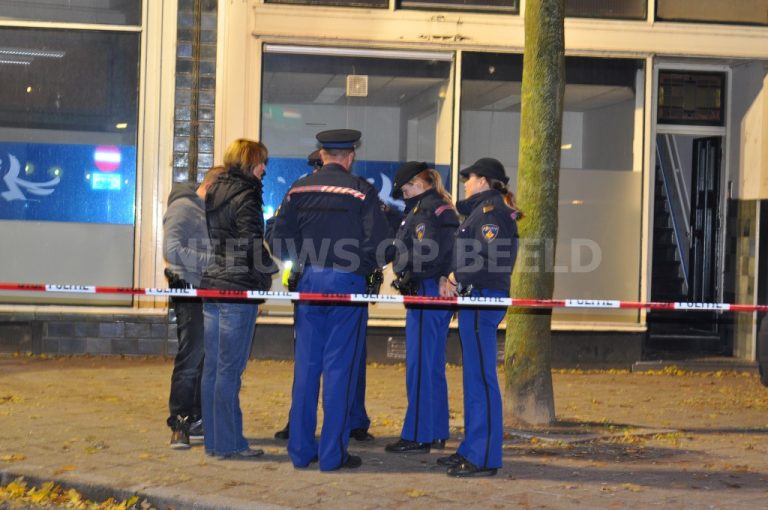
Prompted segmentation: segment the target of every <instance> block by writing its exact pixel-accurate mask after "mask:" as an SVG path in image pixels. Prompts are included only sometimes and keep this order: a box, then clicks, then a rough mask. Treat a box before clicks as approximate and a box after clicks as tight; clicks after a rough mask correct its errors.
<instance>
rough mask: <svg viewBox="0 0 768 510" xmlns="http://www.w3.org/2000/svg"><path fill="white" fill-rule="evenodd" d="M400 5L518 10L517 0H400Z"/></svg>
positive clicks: (424, 7) (428, 7)
mask: <svg viewBox="0 0 768 510" xmlns="http://www.w3.org/2000/svg"><path fill="white" fill-rule="evenodd" d="M400 6H401V7H405V8H408V7H412V8H422V9H450V10H459V9H460V10H464V11H504V12H510V13H514V14H518V13H519V12H520V2H519V0H400Z"/></svg>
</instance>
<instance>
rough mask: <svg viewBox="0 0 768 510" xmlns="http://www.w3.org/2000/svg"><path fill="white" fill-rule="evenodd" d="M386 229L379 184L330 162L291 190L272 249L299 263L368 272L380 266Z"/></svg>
mask: <svg viewBox="0 0 768 510" xmlns="http://www.w3.org/2000/svg"><path fill="white" fill-rule="evenodd" d="M387 230H388V228H387V221H386V218H385V216H384V213H383V212H382V210H381V207H380V205H379V199H378V193H377V191H376V188H374V187H373V186H372V185H371V184H370V183H369V182H368V181H366V180H364V179H361V178H360V177H358V176H356V175H353V174H351V173H349V172H347V171H346V170H345V169H344V167H342V166H341V165H338V164H335V163H330V164H327V165H324V166H323V167H322V168H321V169H320V170H318V171H317V172H315V173H313V174H310V175H307V176H305V177H302V178H301V179H299V180H298V181H296V182H295V183H294V184H293V186H291V189H289V190H288V193H287V194H286V196H285V198H284V199H283V203H282V205H281V206H280V209H279V212H278V213H277V216H276V217H275V223H274V230H273V233H272V251H273V253H274V254H275V255H276V256H278V257H279V258H281V259H282V260H291V261H292V262H293V263H294V265H296V264H298V265H299V266H300V267H306V266H316V267H326V268H331V269H334V270H337V271H341V272H348V273H356V274H359V275H361V276H366V275H368V274H369V273H370V272H371V271H373V270H374V269H376V268H377V267H378V266H379V264H378V263H377V260H376V255H377V250H378V249H380V248H384V247H385V245H383V244H382V243H384V241H385V239H386V238H387Z"/></svg>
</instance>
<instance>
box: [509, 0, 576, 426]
mask: <svg viewBox="0 0 768 510" xmlns="http://www.w3.org/2000/svg"><path fill="white" fill-rule="evenodd" d="M564 11H565V7H564V0H527V1H526V6H525V52H524V58H523V85H522V100H521V120H520V153H519V173H518V180H517V198H518V204H519V206H520V209H521V210H522V211H523V212H524V214H525V218H524V219H522V220H521V221H520V223H519V228H520V251H519V253H518V259H517V267H516V268H515V271H514V274H513V275H512V289H511V291H512V296H513V297H525V298H537V299H551V298H552V293H553V290H554V282H555V276H554V272H553V267H552V266H553V265H554V250H555V245H556V239H557V199H558V187H559V186H558V182H559V176H560V140H561V130H562V120H563V93H564V90H565V56H564V54H565V35H564V28H563V18H564ZM551 325H552V311H551V309H531V308H526V309H520V308H510V310H509V312H508V314H507V336H506V344H505V349H504V375H505V392H504V393H505V402H504V404H505V405H504V409H505V418H506V421H507V423H528V424H548V423H552V422H553V421H554V419H555V402H554V394H553V391H552V373H551V366H552V354H551V342H552V333H551Z"/></svg>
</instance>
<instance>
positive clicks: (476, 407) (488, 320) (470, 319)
mask: <svg viewBox="0 0 768 510" xmlns="http://www.w3.org/2000/svg"><path fill="white" fill-rule="evenodd" d="M472 295H473V296H483V297H508V296H509V294H508V293H507V292H505V291H501V290H491V289H476V290H474V291H472ZM505 312H506V310H504V309H499V308H462V309H461V310H460V311H459V334H460V336H461V352H462V358H463V365H464V441H462V443H461V444H460V445H459V449H458V453H459V455H462V456H464V457H465V458H466V459H468V460H469V461H470V462H472V464H475V465H476V466H478V467H481V468H489V469H490V468H500V467H501V449H502V441H503V439H504V418H503V416H502V409H501V391H500V389H499V381H498V377H497V375H496V331H497V329H498V327H499V323H500V322H501V319H503V318H504V314H505Z"/></svg>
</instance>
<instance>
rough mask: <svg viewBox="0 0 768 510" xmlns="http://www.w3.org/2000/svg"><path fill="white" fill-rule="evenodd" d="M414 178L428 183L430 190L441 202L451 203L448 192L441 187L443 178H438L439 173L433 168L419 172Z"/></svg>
mask: <svg viewBox="0 0 768 510" xmlns="http://www.w3.org/2000/svg"><path fill="white" fill-rule="evenodd" d="M416 177H418V178H419V179H421V180H423V181H425V182H427V183H429V184H430V185H431V186H432V188H433V189H434V190H435V191H437V194H438V195H440V196H441V197H442V198H443V200H445V201H446V202H448V203H452V202H453V199H452V198H451V194H450V193H448V191H447V190H446V189H445V186H443V178H442V176H440V172H438V171H437V170H435V169H434V168H428V169H426V170H424V171H423V172H419V173H418V174H417V175H416Z"/></svg>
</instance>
